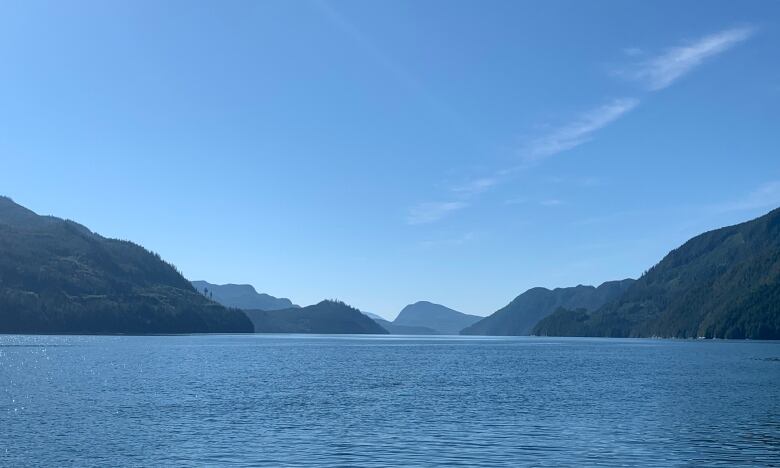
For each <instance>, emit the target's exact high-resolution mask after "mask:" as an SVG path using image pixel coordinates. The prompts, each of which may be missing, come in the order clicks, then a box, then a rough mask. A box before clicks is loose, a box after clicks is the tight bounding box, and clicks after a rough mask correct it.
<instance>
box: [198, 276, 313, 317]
mask: <svg viewBox="0 0 780 468" xmlns="http://www.w3.org/2000/svg"><path fill="white" fill-rule="evenodd" d="M192 286H194V287H195V289H196V290H198V292H200V293H203V294H204V295H208V297H209V298H210V299H212V300H214V301H216V302H219V303H220V304H222V305H223V306H225V307H235V308H236V309H260V310H281V309H290V308H295V307H300V306H298V305H295V304H293V303H292V302H291V301H290V300H289V299H287V298H285V297H282V298H278V297H274V296H270V295H268V294H264V293H258V292H257V291H255V288H254V287H253V286H252V285H249V284H212V283H209V282H207V281H193V282H192Z"/></svg>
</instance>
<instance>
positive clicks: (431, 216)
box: [406, 201, 468, 224]
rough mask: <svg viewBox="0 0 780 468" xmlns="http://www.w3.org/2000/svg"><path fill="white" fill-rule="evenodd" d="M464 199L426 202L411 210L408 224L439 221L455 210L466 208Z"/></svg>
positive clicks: (407, 220)
mask: <svg viewBox="0 0 780 468" xmlns="http://www.w3.org/2000/svg"><path fill="white" fill-rule="evenodd" d="M467 206H468V203H466V202H464V201H445V202H425V203H420V204H418V205H417V206H415V207H413V208H412V209H411V210H409V216H408V217H407V219H406V222H407V224H428V223H433V222H436V221H439V220H440V219H442V218H444V217H446V216H448V215H449V214H451V213H452V212H454V211H458V210H462V209H463V208H466V207H467Z"/></svg>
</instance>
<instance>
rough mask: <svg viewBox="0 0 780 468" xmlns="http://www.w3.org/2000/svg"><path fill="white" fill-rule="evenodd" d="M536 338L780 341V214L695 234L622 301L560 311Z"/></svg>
mask: <svg viewBox="0 0 780 468" xmlns="http://www.w3.org/2000/svg"><path fill="white" fill-rule="evenodd" d="M534 334H538V335H555V336H612V337H648V336H660V337H677V338H696V337H706V338H737V339H742V338H750V339H780V209H776V210H774V211H772V212H770V213H768V214H766V215H764V216H762V217H760V218H757V219H754V220H752V221H748V222H746V223H742V224H737V225H735V226H729V227H724V228H721V229H716V230H714V231H710V232H707V233H704V234H701V235H699V236H696V237H694V238H693V239H691V240H689V241H688V242H686V243H685V244H683V245H682V246H681V247H679V248H677V249H675V250H673V251H672V252H670V253H669V254H668V255H667V256H666V257H664V259H663V260H661V262H660V263H658V264H657V265H655V266H654V267H652V268H651V269H650V270H649V271H648V272H647V273H645V274H644V275H642V277H641V278H640V279H639V280H637V281H636V282H635V283H634V284H632V285H631V286H630V287H629V288H628V289H627V290H626V292H625V293H624V294H622V295H621V296H620V297H619V298H617V299H616V300H614V301H611V302H608V303H606V304H605V305H604V306H602V307H600V308H598V309H597V310H595V311H592V312H591V311H588V310H584V309H581V310H567V309H560V310H558V311H557V312H555V313H554V314H552V315H550V316H549V317H547V318H545V319H543V320H542V321H541V322H540V323H539V324H538V325H536V327H535V328H534Z"/></svg>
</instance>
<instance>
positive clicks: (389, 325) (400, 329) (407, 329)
mask: <svg viewBox="0 0 780 468" xmlns="http://www.w3.org/2000/svg"><path fill="white" fill-rule="evenodd" d="M360 312H362V313H363V315H365V316H366V317H368V318H370V319H372V320H373V321H374V322H376V323H378V324H379V326H381V327H382V328H384V329H385V330H387V331H388V332H390V334H391V335H437V334H438V333H437V332H436V331H435V330H432V329H430V328H427V327H415V326H409V325H396V324H394V323H393V322H391V321H389V320H386V319H384V318H382V317H380V316H379V315H377V314H372V313H371V312H366V311H365V310H361V311H360Z"/></svg>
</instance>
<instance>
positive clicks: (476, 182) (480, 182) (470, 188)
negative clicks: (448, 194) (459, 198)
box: [452, 177, 499, 194]
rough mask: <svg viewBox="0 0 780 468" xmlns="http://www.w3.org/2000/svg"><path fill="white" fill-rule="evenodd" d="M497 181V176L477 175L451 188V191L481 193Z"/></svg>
mask: <svg viewBox="0 0 780 468" xmlns="http://www.w3.org/2000/svg"><path fill="white" fill-rule="evenodd" d="M498 183H499V179H498V177H479V178H477V179H473V180H470V181H469V182H467V183H465V184H463V185H458V186H455V187H453V188H452V191H453V192H458V193H464V194H476V193H482V192H484V191H486V190H488V189H490V188H492V187H493V186H495V185H497V184H498Z"/></svg>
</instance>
